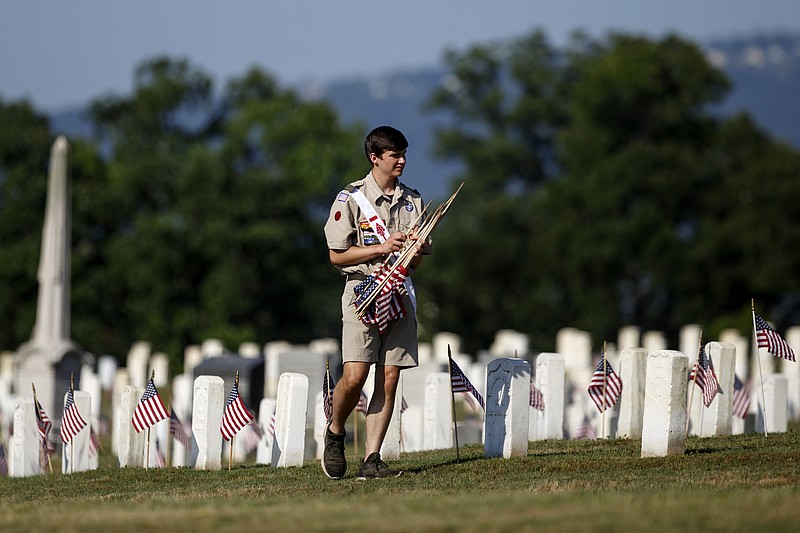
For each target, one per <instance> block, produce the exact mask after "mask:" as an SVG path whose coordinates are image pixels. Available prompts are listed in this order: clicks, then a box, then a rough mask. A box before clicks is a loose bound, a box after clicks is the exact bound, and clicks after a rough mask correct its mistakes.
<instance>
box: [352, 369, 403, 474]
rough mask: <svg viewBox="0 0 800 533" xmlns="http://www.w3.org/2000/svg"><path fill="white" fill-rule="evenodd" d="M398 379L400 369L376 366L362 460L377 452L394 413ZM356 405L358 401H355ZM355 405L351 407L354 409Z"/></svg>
mask: <svg viewBox="0 0 800 533" xmlns="http://www.w3.org/2000/svg"><path fill="white" fill-rule="evenodd" d="M399 379H400V367H397V366H376V367H375V391H374V392H373V394H372V399H371V400H370V402H369V408H368V409H367V442H366V450H365V455H364V458H365V459H366V458H367V457H369V455H370V454H372V453H375V452H379V451H380V450H381V445H382V444H383V439H384V437H385V436H386V430H387V429H388V428H389V422H391V420H392V413H393V412H394V398H395V393H396V392H397V382H398V380H399ZM356 403H358V399H356ZM355 405H356V404H355V403H354V404H353V407H355Z"/></svg>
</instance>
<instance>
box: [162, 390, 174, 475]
mask: <svg viewBox="0 0 800 533" xmlns="http://www.w3.org/2000/svg"><path fill="white" fill-rule="evenodd" d="M173 409H174V407H173V406H172V395H170V397H169V411H170V413H172V410H173ZM171 429H172V416H170V419H169V427H167V444H166V447H167V449H166V450H165V452H164V453H165V454H166V456H167V457H166V460H165V463H166V464H165V465H164V466H166V467H169V456H170V453H169V452H170V448H172V441H173V439H172V431H170V430H171Z"/></svg>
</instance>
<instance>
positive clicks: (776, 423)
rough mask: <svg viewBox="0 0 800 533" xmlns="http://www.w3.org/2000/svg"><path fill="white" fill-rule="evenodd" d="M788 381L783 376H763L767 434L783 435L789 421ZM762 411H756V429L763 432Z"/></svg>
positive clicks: (763, 417) (763, 418)
mask: <svg viewBox="0 0 800 533" xmlns="http://www.w3.org/2000/svg"><path fill="white" fill-rule="evenodd" d="M788 384H789V383H788V380H787V379H786V376H784V375H783V374H767V375H765V376H764V401H766V403H767V408H766V411H767V413H766V426H767V433H785V432H786V430H787V428H788V425H789V424H788V420H789V411H788V405H789V398H788V396H789V390H788ZM764 420H765V416H764V409H759V410H758V418H757V419H756V429H757V430H758V431H760V432H763V431H764Z"/></svg>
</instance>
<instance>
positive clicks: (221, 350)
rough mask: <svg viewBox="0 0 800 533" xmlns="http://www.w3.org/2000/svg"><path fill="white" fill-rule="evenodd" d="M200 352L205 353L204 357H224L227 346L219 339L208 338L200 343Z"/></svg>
mask: <svg viewBox="0 0 800 533" xmlns="http://www.w3.org/2000/svg"><path fill="white" fill-rule="evenodd" d="M200 353H202V354H203V359H209V358H211V357H222V356H223V355H224V354H225V346H224V345H223V344H222V341H221V340H219V339H206V340H204V341H203V343H202V344H201V345H200Z"/></svg>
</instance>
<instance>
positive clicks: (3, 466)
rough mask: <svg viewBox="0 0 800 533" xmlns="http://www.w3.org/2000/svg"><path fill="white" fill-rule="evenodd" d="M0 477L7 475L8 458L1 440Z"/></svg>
mask: <svg viewBox="0 0 800 533" xmlns="http://www.w3.org/2000/svg"><path fill="white" fill-rule="evenodd" d="M0 477H8V458H7V457H6V447H5V445H3V443H2V442H0Z"/></svg>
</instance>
